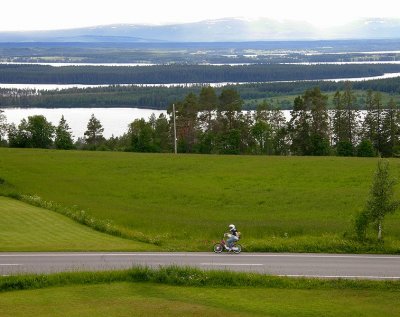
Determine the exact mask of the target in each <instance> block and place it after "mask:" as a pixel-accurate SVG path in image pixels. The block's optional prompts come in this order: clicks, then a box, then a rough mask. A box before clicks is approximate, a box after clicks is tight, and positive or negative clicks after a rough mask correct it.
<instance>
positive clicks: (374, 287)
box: [0, 267, 400, 316]
mask: <svg viewBox="0 0 400 317" xmlns="http://www.w3.org/2000/svg"><path fill="white" fill-rule="evenodd" d="M61 286H62V287H61ZM11 290H14V291H12V292H11ZM15 290H18V291H15ZM0 291H2V292H1V293H0V315H1V316H26V315H37V316H55V315H56V316H154V315H158V314H161V315H162V316H173V315H177V314H178V315H179V316H222V315H224V314H229V315H232V316H398V314H399V313H400V303H399V301H398V300H397V299H398V296H399V292H400V283H399V282H398V281H397V282H396V281H391V282H389V281H354V280H353V281H351V280H317V279H289V278H282V277H272V276H266V275H258V274H251V273H233V272H220V271H218V272H217V271H200V270H197V269H192V268H176V267H167V268H162V269H158V270H154V269H148V268H132V269H130V270H126V271H114V272H97V273H94V272H82V273H60V274H53V275H28V276H13V277H5V278H0Z"/></svg>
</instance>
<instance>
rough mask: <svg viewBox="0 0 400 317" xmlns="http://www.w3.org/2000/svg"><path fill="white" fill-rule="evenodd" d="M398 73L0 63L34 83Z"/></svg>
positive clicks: (7, 76)
mask: <svg viewBox="0 0 400 317" xmlns="http://www.w3.org/2000/svg"><path fill="white" fill-rule="evenodd" d="M393 72H400V65H398V64H372V65H371V64H366V65H365V64H349V65H326V64H320V65H296V64H256V65H240V66H229V65H222V66H215V65H182V64H171V65H154V66H146V67H142V66H131V67H115V66H62V67H52V66H47V65H21V64H11V65H9V64H2V65H0V82H2V83H35V84H92V85H95V84H110V85H114V84H168V83H223V82H266V81H288V80H315V79H331V78H353V77H371V76H380V75H383V74H384V73H393Z"/></svg>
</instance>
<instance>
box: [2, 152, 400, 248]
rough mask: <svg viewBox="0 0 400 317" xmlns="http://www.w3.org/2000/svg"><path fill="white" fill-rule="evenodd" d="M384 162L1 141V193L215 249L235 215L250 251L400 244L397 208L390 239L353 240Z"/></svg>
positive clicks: (177, 244)
mask: <svg viewBox="0 0 400 317" xmlns="http://www.w3.org/2000/svg"><path fill="white" fill-rule="evenodd" d="M376 163H377V159H374V158H372V159H367V158H340V157H263V156H216V155H178V156H174V155H170V154H135V153H110V152H83V151H69V152H66V151H53V150H32V149H5V148H3V149H0V177H1V178H2V179H4V180H5V181H6V183H5V184H3V185H0V192H1V191H2V192H3V194H10V193H11V194H12V193H13V192H15V193H23V194H31V195H34V194H36V195H38V196H40V197H41V198H42V200H44V201H54V202H56V203H57V204H60V205H61V206H66V207H71V208H72V207H73V206H77V208H78V209H82V210H85V211H86V212H87V213H88V214H90V215H92V216H93V217H94V218H95V219H99V220H106V219H110V220H111V221H112V223H113V224H114V225H115V226H116V227H118V228H120V230H121V231H124V232H132V233H133V236H135V235H136V236H142V237H144V238H145V240H146V241H150V240H151V239H153V240H154V241H156V242H157V243H158V244H161V245H162V246H163V247H164V248H165V249H170V250H210V247H211V246H212V244H213V241H215V240H218V239H219V238H220V237H221V235H222V233H223V232H224V231H225V230H226V229H227V225H228V224H229V223H235V224H236V225H237V227H238V228H239V230H240V231H241V232H242V234H243V239H242V243H243V245H244V247H245V249H246V250H256V251H300V252H302V251H303V252H312V251H317V252H320V251H323V252H391V253H395V252H400V246H399V240H400V226H398V223H399V220H400V215H399V213H397V214H394V215H391V216H389V217H387V219H386V221H385V224H384V230H385V231H384V234H385V244H383V245H382V244H361V243H358V242H356V241H354V240H352V239H351V236H352V227H353V220H354V217H355V215H356V213H357V212H358V211H359V210H361V209H362V208H363V206H364V204H365V200H366V198H367V195H368V191H369V187H370V183H371V179H372V174H373V172H374V170H375V167H376ZM399 163H400V162H399V161H397V160H391V169H392V173H393V174H394V175H395V176H398V175H400V173H399V172H400V164H399ZM1 188H2V189H1ZM396 195H397V197H400V195H398V194H396ZM370 237H371V238H374V233H371V235H370Z"/></svg>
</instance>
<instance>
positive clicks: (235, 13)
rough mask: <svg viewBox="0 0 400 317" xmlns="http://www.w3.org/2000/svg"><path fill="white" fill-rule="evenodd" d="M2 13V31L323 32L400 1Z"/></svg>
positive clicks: (40, 6)
mask: <svg viewBox="0 0 400 317" xmlns="http://www.w3.org/2000/svg"><path fill="white" fill-rule="evenodd" d="M0 8H1V13H2V14H1V18H0V31H22V30H48V29H63V28H77V27H82V26H96V25H104V24H115V23H130V24H164V23H176V22H177V23H182V22H192V21H201V20H207V19H217V18H224V17H243V18H249V19H254V18H258V17H267V18H273V19H278V20H284V19H288V20H300V21H308V22H310V23H312V24H314V25H316V26H319V27H328V26H332V25H341V24H345V23H347V22H349V21H351V20H355V19H359V18H364V17H365V18H370V17H378V18H388V17H389V18H400V1H399V0H363V1H361V0H330V1H324V0H295V1H294V0H196V1H191V0H186V1H185V0H139V1H136V0H110V1H104V0H68V1H65V0H63V1H58V0H6V1H4V2H3V1H2V3H1V7H0Z"/></svg>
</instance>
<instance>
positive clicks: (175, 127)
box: [172, 104, 178, 154]
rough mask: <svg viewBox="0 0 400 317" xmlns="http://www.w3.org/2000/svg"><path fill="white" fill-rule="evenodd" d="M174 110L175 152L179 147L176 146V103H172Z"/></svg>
mask: <svg viewBox="0 0 400 317" xmlns="http://www.w3.org/2000/svg"><path fill="white" fill-rule="evenodd" d="M172 112H173V115H174V148H175V154H177V153H178V148H177V146H176V119H175V104H172Z"/></svg>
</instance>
